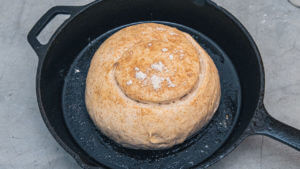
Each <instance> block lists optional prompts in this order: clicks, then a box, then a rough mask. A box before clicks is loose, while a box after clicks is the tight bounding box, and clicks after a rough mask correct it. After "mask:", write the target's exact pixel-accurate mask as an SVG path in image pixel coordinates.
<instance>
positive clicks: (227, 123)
mask: <svg viewBox="0 0 300 169" xmlns="http://www.w3.org/2000/svg"><path fill="white" fill-rule="evenodd" d="M157 23H161V24H165V25H169V26H173V27H177V28H178V29H180V30H182V31H184V32H187V33H189V34H190V35H192V36H193V37H194V38H195V40H197V41H198V43H199V44H200V45H201V46H202V47H203V48H204V49H205V50H206V51H207V52H208V54H209V55H210V56H211V57H212V59H213V60H214V62H215V64H216V66H217V68H218V71H219V74H220V80H221V90H222V95H221V103H220V106H219V108H218V110H217V112H216V114H215V115H214V117H213V119H212V120H211V122H210V123H209V124H208V125H207V126H206V127H204V128H203V129H202V130H201V131H199V132H198V133H197V134H196V135H195V136H193V137H192V138H190V139H188V140H186V141H185V142H184V143H183V144H180V145H177V146H174V147H173V148H170V149H167V150H160V151H145V150H132V149H126V148H123V147H121V146H120V145H118V144H116V143H115V142H113V141H112V140H110V139H109V138H107V137H106V136H104V135H103V134H101V133H100V132H99V131H98V130H97V129H96V127H95V126H94V124H93V122H92V121H91V119H90V118H89V115H88V113H87V111H86V108H85V102H84V91H85V80H86V76H87V71H88V68H89V63H90V61H91V58H92V57H93V55H94V52H95V51H96V50H97V49H98V47H99V46H100V45H101V43H102V42H103V41H104V40H105V39H107V38H108V37H109V36H110V35H112V34H113V33H115V32H116V31H118V30H120V29H122V28H123V27H126V26H128V25H124V26H121V27H118V28H115V29H113V30H111V31H109V32H107V33H105V34H103V35H101V36H99V37H98V38H97V39H95V40H93V41H91V43H89V45H88V46H86V47H85V48H84V49H83V50H82V52H81V53H80V54H79V55H78V56H77V58H76V60H75V61H74V62H73V64H72V66H71V68H70V70H69V73H68V75H67V77H66V78H65V83H64V90H63V95H62V100H63V104H62V105H63V115H64V118H65V121H66V124H67V127H68V128H69V131H70V132H71V134H72V136H73V138H74V139H75V141H76V142H77V143H78V145H79V146H80V147H81V148H82V149H83V150H84V151H86V152H87V153H88V154H89V155H90V156H91V157H93V158H94V159H95V160H96V161H98V162H99V163H101V164H104V165H105V166H108V167H111V168H190V167H192V166H194V165H196V164H198V163H201V162H202V161H204V160H205V159H206V158H207V157H209V156H210V155H211V154H213V153H214V152H215V151H216V150H217V149H218V148H219V147H220V146H221V145H222V144H223V143H224V142H225V141H226V139H227V138H228V136H229V134H230V133H231V131H232V129H233V127H234V125H235V123H236V121H237V118H238V115H239V110H240V104H241V88H240V83H239V79H238V76H237V73H236V71H235V69H234V67H233V64H232V63H231V61H230V60H229V58H228V56H227V55H226V54H225V53H224V52H223V51H222V50H221V49H220V48H219V47H218V45H217V44H215V43H214V42H213V41H212V40H210V39H209V38H208V37H206V36H204V35H203V34H201V33H199V32H197V31H195V30H193V29H191V28H188V27H185V26H182V25H179V24H175V23H168V22H157ZM133 24H136V23H133ZM130 25H132V24H130Z"/></svg>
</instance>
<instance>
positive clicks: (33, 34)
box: [27, 6, 82, 58]
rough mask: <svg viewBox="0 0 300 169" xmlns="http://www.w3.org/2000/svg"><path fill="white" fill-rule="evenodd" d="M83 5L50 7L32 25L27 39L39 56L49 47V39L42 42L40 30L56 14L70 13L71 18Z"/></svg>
mask: <svg viewBox="0 0 300 169" xmlns="http://www.w3.org/2000/svg"><path fill="white" fill-rule="evenodd" d="M80 9H82V6H55V7H53V8H51V9H49V10H48V11H47V12H46V13H45V14H44V15H43V16H42V17H41V18H40V19H39V20H38V21H37V23H36V24H35V25H34V26H33V27H32V29H31V30H30V31H29V33H28V35H27V40H28V42H29V44H30V45H31V47H32V48H33V49H34V51H35V52H36V54H37V55H38V56H39V58H41V57H43V56H44V55H45V52H46V50H47V49H48V47H49V41H50V40H49V41H48V42H47V43H46V44H41V43H40V42H39V41H38V39H37V36H38V35H39V34H40V32H41V31H42V30H43V29H44V28H45V26H46V25H47V24H48V23H49V22H50V21H51V20H52V19H53V18H54V17H55V16H56V15H59V14H68V15H70V17H69V18H71V17H72V16H73V15H74V14H76V13H77V12H78V11H79V10H80ZM67 20H68V19H67Z"/></svg>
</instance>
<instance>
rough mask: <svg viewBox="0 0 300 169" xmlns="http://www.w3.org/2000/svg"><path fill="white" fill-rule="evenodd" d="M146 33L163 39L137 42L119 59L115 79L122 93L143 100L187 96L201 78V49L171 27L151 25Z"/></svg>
mask: <svg viewBox="0 0 300 169" xmlns="http://www.w3.org/2000/svg"><path fill="white" fill-rule="evenodd" d="M150 25H152V24H150ZM129 31H135V30H134V29H131V30H129ZM143 33H144V35H145V36H147V34H150V33H151V36H152V37H153V38H155V37H163V38H157V39H151V38H149V39H147V38H146V40H145V41H142V42H139V43H136V44H134V45H133V46H132V47H131V48H129V49H127V50H126V51H125V52H124V53H123V54H122V56H121V59H120V60H119V61H118V62H116V64H115V78H116V82H117V84H118V85H119V87H120V88H121V90H122V91H123V93H124V94H125V95H127V96H128V97H129V98H131V99H133V100H135V101H139V102H144V103H170V102H172V101H175V100H177V99H180V98H182V97H184V96H186V95H187V94H188V93H189V92H190V91H191V90H192V89H193V88H194V86H195V84H196V83H197V81H198V78H199V74H200V63H199V57H198V51H197V50H196V49H195V48H194V47H193V45H192V43H191V42H189V41H188V40H187V38H186V37H185V35H184V34H183V33H182V32H180V31H178V30H176V29H174V28H171V27H167V26H164V25H159V26H158V27H157V26H156V27H152V26H150V27H148V29H146V30H144V32H143ZM124 43H126V42H124Z"/></svg>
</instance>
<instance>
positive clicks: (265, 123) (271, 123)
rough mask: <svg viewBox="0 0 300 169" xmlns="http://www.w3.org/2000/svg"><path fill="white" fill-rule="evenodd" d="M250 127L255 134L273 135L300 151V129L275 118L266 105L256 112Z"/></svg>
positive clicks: (272, 136) (274, 137)
mask: <svg viewBox="0 0 300 169" xmlns="http://www.w3.org/2000/svg"><path fill="white" fill-rule="evenodd" d="M249 129H250V130H252V133H253V134H261V135H265V136H268V137H271V138H273V139H275V140H278V141H280V142H282V143H284V144H286V145H288V146H290V147H293V148H295V149H296V150H298V151H300V130H298V129H296V128H294V127H291V126H289V125H286V124H284V123H282V122H280V121H278V120H276V119H274V118H273V117H272V116H270V115H269V113H268V112H267V110H266V108H265V106H264V105H262V106H261V107H260V109H259V111H257V112H256V113H255V115H254V117H253V119H252V122H251V124H250V128H249Z"/></svg>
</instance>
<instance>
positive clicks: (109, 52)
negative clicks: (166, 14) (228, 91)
mask: <svg viewBox="0 0 300 169" xmlns="http://www.w3.org/2000/svg"><path fill="white" fill-rule="evenodd" d="M219 99H220V82H219V75H218V71H217V69H216V67H215V65H214V63H213V61H212V59H211V58H210V57H209V56H208V54H207V53H206V52H205V51H204V50H203V49H202V48H201V47H200V46H199V45H198V43H197V42H195V40H194V39H193V38H192V37H191V36H190V35H188V34H186V33H183V32H181V31H179V30H177V29H175V28H172V27H168V26H165V25H160V24H154V23H146V24H139V25H134V26H130V27H127V28H124V29H122V30H120V31H119V32H117V33H115V34H114V35H112V36H111V37H110V38H108V39H107V40H106V41H105V42H104V43H103V44H102V45H101V46H100V48H99V49H98V50H97V52H96V53H95V55H94V57H93V59H92V62H91V65H90V68H89V72H88V77H87V80H86V97H85V100H86V106H87V109H88V112H89V114H90V116H91V118H92V119H93V121H94V123H95V124H96V125H97V126H98V128H99V129H100V130H101V131H102V132H103V133H104V134H106V135H107V136H109V137H111V138H112V139H113V140H115V141H116V142H118V143H120V144H122V145H123V146H126V147H131V148H141V149H162V148H167V147H171V146H173V145H175V144H178V143H182V142H183V141H184V140H185V139H186V138H187V137H189V136H191V135H192V134H194V133H195V132H197V131H198V130H199V129H200V128H201V127H203V126H204V125H205V124H206V123H207V122H208V121H209V120H210V119H211V117H212V116H213V114H214V112H215V111H216V109H217V107H218V105H219Z"/></svg>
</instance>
